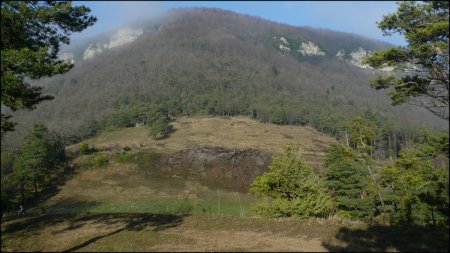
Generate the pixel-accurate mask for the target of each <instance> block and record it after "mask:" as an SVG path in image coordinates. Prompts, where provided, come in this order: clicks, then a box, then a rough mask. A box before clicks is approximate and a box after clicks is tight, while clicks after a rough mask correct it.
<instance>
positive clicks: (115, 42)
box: [83, 28, 144, 60]
mask: <svg viewBox="0 0 450 253" xmlns="http://www.w3.org/2000/svg"><path fill="white" fill-rule="evenodd" d="M143 33H144V31H143V30H142V29H131V28H123V29H120V30H119V31H117V32H116V33H115V34H114V35H113V36H112V37H111V38H110V39H109V42H108V43H105V44H103V45H100V44H99V43H95V44H91V45H90V46H89V47H88V48H87V49H86V51H84V53H83V60H87V59H90V58H92V57H94V56H95V55H97V54H99V53H101V52H102V51H103V50H104V49H111V48H115V47H119V46H122V45H125V44H128V43H131V42H133V41H135V40H136V39H137V38H138V37H139V36H141V35H142V34H143Z"/></svg>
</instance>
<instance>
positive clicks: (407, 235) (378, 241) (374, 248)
mask: <svg viewBox="0 0 450 253" xmlns="http://www.w3.org/2000/svg"><path fill="white" fill-rule="evenodd" d="M335 238H336V239H337V241H339V242H338V243H337V245H336V244H335V243H328V242H326V243H322V245H323V246H324V247H325V248H327V249H328V250H330V251H338V252H342V251H344V252H345V251H347V252H354V251H360V252H364V251H366V252H386V251H393V250H396V251H400V252H448V250H449V246H448V240H449V231H448V229H434V228H425V227H419V226H415V227H412V226H401V225H396V226H389V227H388V226H381V225H369V227H368V228H367V229H350V228H346V227H342V228H340V229H339V231H338V232H337V233H336V235H335ZM342 245H345V246H342Z"/></svg>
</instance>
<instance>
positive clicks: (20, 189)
mask: <svg viewBox="0 0 450 253" xmlns="http://www.w3.org/2000/svg"><path fill="white" fill-rule="evenodd" d="M19 191H20V204H21V205H22V206H24V205H25V189H24V185H23V182H20V186H19Z"/></svg>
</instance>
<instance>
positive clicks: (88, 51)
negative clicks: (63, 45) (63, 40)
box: [83, 43, 103, 60]
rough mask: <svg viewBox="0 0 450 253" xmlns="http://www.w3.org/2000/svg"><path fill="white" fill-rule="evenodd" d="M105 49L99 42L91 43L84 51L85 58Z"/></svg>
mask: <svg viewBox="0 0 450 253" xmlns="http://www.w3.org/2000/svg"><path fill="white" fill-rule="evenodd" d="M102 51H103V49H102V47H101V46H99V45H98V44H97V43H95V44H93V45H90V46H89V47H88V48H87V49H86V51H84V53H83V60H87V59H90V58H92V57H94V56H95V55H97V54H99V53H101V52H102Z"/></svg>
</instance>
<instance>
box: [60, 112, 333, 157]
mask: <svg viewBox="0 0 450 253" xmlns="http://www.w3.org/2000/svg"><path fill="white" fill-rule="evenodd" d="M172 125H173V128H174V131H173V132H172V133H171V134H170V136H169V137H168V138H165V139H161V140H153V139H152V138H150V137H149V130H148V128H147V127H134V128H126V129H123V130H118V131H111V132H104V133H101V134H100V135H99V136H96V137H93V138H91V139H88V140H85V141H83V142H85V143H88V144H89V145H90V146H91V147H95V148H98V149H100V150H105V149H106V150H111V149H113V148H116V149H120V148H124V147H130V148H133V149H135V150H140V151H145V152H158V153H171V152H177V151H181V150H184V149H189V148H192V147H222V148H225V149H235V150H236V149H257V150H261V151H263V152H266V153H268V154H271V155H272V154H280V153H282V152H283V148H284V147H285V146H286V144H287V143H289V142H296V143H300V144H301V146H300V149H299V154H300V155H302V156H305V157H311V158H312V157H314V155H316V156H317V157H318V158H320V159H321V158H322V157H323V155H324V154H325V152H326V150H327V149H328V145H329V144H330V143H332V142H334V141H335V138H333V137H330V136H327V135H325V134H322V133H320V132H318V131H317V130H315V129H313V128H311V127H301V126H278V125H273V124H263V123H260V122H257V121H255V120H251V119H249V118H248V117H242V116H241V117H222V118H218V117H197V118H187V117H182V118H179V119H177V120H176V121H174V122H172ZM79 145H80V144H75V145H72V146H69V147H67V149H66V150H67V151H68V152H76V151H77V150H78V147H79Z"/></svg>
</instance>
